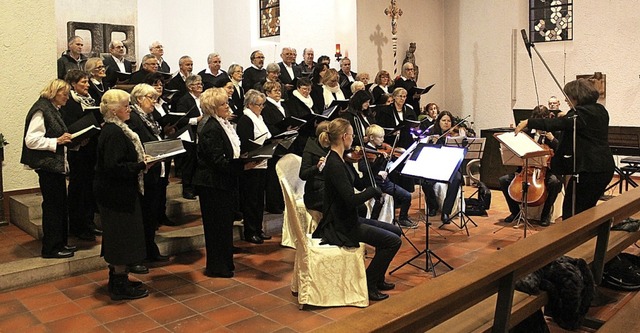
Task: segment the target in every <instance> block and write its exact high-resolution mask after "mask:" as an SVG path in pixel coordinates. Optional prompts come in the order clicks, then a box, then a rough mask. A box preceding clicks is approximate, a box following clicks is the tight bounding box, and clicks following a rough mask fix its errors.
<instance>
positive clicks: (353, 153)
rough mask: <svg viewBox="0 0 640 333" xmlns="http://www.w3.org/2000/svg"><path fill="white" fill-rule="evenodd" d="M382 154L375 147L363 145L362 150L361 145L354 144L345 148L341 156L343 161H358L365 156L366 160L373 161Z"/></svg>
mask: <svg viewBox="0 0 640 333" xmlns="http://www.w3.org/2000/svg"><path fill="white" fill-rule="evenodd" d="M383 154H384V152H381V151H378V150H375V149H371V148H367V147H365V148H364V150H363V149H362V147H360V146H355V147H351V148H349V149H347V150H345V151H344V154H343V155H342V158H343V159H344V161H345V162H349V163H358V162H360V160H362V159H363V158H364V157H365V156H366V158H367V161H369V162H373V161H375V160H376V158H378V157H380V156H383Z"/></svg>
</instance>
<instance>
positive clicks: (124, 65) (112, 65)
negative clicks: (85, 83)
mask: <svg viewBox="0 0 640 333" xmlns="http://www.w3.org/2000/svg"><path fill="white" fill-rule="evenodd" d="M109 53H110V54H109V55H108V56H105V57H104V60H103V61H102V63H103V64H104V65H105V66H106V67H107V76H106V77H105V78H104V80H103V81H104V82H105V83H106V86H107V87H113V86H114V85H116V83H117V82H118V77H117V74H116V72H121V73H131V72H133V64H132V63H131V61H129V60H127V59H125V58H124V55H125V54H126V53H127V50H126V49H125V47H124V44H123V43H122V42H121V41H117V40H112V41H111V43H109Z"/></svg>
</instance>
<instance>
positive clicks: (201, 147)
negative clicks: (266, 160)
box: [193, 116, 243, 192]
mask: <svg viewBox="0 0 640 333" xmlns="http://www.w3.org/2000/svg"><path fill="white" fill-rule="evenodd" d="M197 155H198V162H197V165H196V172H195V175H194V176H193V185H196V186H205V187H211V188H215V189H219V190H226V191H229V192H233V191H237V190H238V176H239V175H240V174H241V173H242V168H243V165H242V163H241V162H240V160H238V159H233V146H232V145H231V140H229V137H228V136H227V133H226V132H225V131H224V129H223V128H222V125H220V123H219V122H218V120H216V119H214V118H212V117H210V116H205V117H204V118H203V119H202V121H200V124H199V125H198V148H197Z"/></svg>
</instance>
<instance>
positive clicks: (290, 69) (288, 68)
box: [282, 62, 296, 80]
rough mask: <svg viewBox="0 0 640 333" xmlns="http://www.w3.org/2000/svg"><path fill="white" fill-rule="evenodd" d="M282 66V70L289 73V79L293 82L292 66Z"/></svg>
mask: <svg viewBox="0 0 640 333" xmlns="http://www.w3.org/2000/svg"><path fill="white" fill-rule="evenodd" d="M282 64H284V69H286V70H287V73H289V77H290V78H292V79H294V80H295V78H296V76H295V75H294V74H293V66H291V65H287V64H285V63H284V62H283V63H282Z"/></svg>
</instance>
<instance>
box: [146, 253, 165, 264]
mask: <svg viewBox="0 0 640 333" xmlns="http://www.w3.org/2000/svg"><path fill="white" fill-rule="evenodd" d="M169 259H170V257H169V256H163V255H162V254H158V255H157V256H155V257H153V258H147V260H146V261H148V262H167V261H169Z"/></svg>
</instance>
